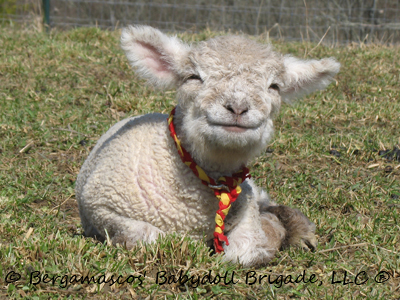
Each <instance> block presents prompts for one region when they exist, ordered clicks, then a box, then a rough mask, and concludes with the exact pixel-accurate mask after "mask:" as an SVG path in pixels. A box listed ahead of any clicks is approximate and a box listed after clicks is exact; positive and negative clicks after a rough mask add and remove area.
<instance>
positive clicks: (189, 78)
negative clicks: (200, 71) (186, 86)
mask: <svg viewBox="0 0 400 300" xmlns="http://www.w3.org/2000/svg"><path fill="white" fill-rule="evenodd" d="M189 80H200V81H201V82H203V80H202V79H201V77H200V76H199V75H196V74H192V75H190V76H188V77H186V79H185V81H189Z"/></svg>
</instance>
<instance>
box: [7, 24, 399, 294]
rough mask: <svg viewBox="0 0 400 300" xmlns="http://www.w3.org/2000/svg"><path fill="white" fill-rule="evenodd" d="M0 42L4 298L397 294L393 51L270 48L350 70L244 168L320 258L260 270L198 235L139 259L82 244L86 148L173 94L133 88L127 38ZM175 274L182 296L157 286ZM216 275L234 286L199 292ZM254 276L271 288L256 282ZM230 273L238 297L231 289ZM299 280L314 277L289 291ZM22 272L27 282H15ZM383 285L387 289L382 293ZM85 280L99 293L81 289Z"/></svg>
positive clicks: (58, 36) (167, 242)
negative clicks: (79, 185) (80, 184)
mask: <svg viewBox="0 0 400 300" xmlns="http://www.w3.org/2000/svg"><path fill="white" fill-rule="evenodd" d="M0 31H1V34H0V159H1V162H0V220H1V221H0V261H1V265H0V298H8V299H80V298H87V299H132V298H133V299H140V298H142V299H165V298H166V299H203V298H216V299H293V298H296V299H360V298H363V299H364V298H365V299H398V298H399V297H400V275H399V274H400V266H399V265H400V254H399V252H400V236H399V231H400V226H399V225H398V224H399V222H400V162H398V161H393V160H392V161H389V160H387V159H386V158H384V157H382V156H380V155H379V153H378V151H379V150H385V149H393V147H394V146H395V145H397V146H399V144H400V130H399V128H400V127H399V120H400V100H399V99H400V79H399V78H400V77H399V70H400V51H399V50H400V49H399V47H387V46H382V45H363V44H361V45H360V44H357V45H351V46H347V47H325V46H318V47H316V48H315V46H316V45H313V44H305V43H297V44H287V43H278V42H274V43H273V44H274V46H275V47H276V48H277V49H278V50H280V51H282V52H284V53H292V54H293V55H297V56H300V57H304V56H306V57H315V58H322V57H326V56H334V57H336V58H337V59H338V60H339V61H340V62H341V63H342V70H341V72H340V74H339V75H338V76H337V82H336V83H333V84H332V85H331V86H330V87H329V88H328V89H327V90H326V91H324V92H320V93H319V92H318V93H314V94H313V95H311V96H309V97H307V98H306V99H303V100H301V101H299V102H298V103H296V104H295V105H292V106H289V105H283V107H282V110H281V113H280V114H279V115H278V116H277V118H276V121H275V127H276V134H275V139H274V141H273V142H272V144H271V145H270V146H269V148H271V149H273V152H272V153H268V152H266V153H264V154H263V155H262V156H261V157H259V158H258V159H257V160H256V161H255V162H254V163H253V164H252V165H250V167H251V170H252V175H253V178H255V179H256V181H257V183H258V184H259V185H261V186H263V187H264V188H266V189H267V190H268V191H269V193H270V194H271V196H272V197H273V198H274V199H276V200H277V201H278V202H280V203H282V204H286V205H291V206H295V207H298V208H299V209H300V210H301V211H303V212H304V213H305V214H306V215H308V216H309V217H310V219H311V220H312V221H314V222H315V223H316V225H317V235H318V240H319V246H318V249H317V251H316V252H315V253H311V252H306V251H303V250H302V249H296V248H290V249H286V250H284V251H281V252H280V253H279V254H278V255H277V257H276V258H275V259H274V260H273V261H272V262H271V263H270V264H269V265H268V266H266V267H265V268H262V269H258V270H255V269H244V268H243V267H242V266H240V265H235V264H227V263H223V262H221V257H220V256H210V255H209V253H208V249H207V248H206V247H205V246H204V245H203V244H202V243H200V242H195V241H192V240H191V239H190V238H188V237H181V236H169V237H167V238H165V239H163V240H162V241H160V243H159V244H157V245H147V246H138V247H137V248H136V249H134V250H132V251H127V250H126V249H123V248H122V247H113V246H111V245H109V244H107V243H105V244H102V243H99V242H96V241H94V240H92V239H86V238H83V237H82V236H81V233H82V228H81V226H80V221H79V215H78V210H77V204H76V200H75V194H74V182H75V180H76V176H77V174H78V172H79V169H80V166H81V165H82V163H83V161H84V159H85V158H86V157H87V155H88V153H89V151H90V149H91V148H92V147H93V146H94V144H95V143H96V141H97V140H98V138H99V137H100V136H101V135H102V134H103V133H104V132H105V131H106V130H107V129H108V128H109V127H110V126H111V125H113V124H114V123H116V122H117V121H118V120H120V119H123V118H125V117H128V116H132V115H138V114H144V113H149V112H154V111H157V112H164V113H167V112H169V111H170V110H171V108H172V107H173V106H174V104H175V103H176V102H175V99H174V95H175V94H174V92H166V93H161V92H154V91H153V90H152V89H151V88H147V87H145V86H144V85H143V82H142V81H140V80H138V79H137V78H136V77H135V75H134V73H133V71H132V70H131V69H130V67H129V66H128V64H127V60H126V59H125V57H124V55H123V53H122V51H121V50H120V48H119V42H118V38H119V32H109V31H101V30H99V29H95V28H89V29H76V30H72V31H67V32H58V31H52V32H51V33H50V34H49V35H46V34H43V33H38V32H35V31H29V30H23V29H20V30H17V29H11V28H5V27H3V28H1V29H0ZM215 34H216V33H213V32H203V33H201V34H198V35H189V34H184V35H182V37H183V38H184V39H185V40H187V41H196V40H201V39H204V38H207V37H209V36H212V35H215ZM260 39H261V38H260ZM311 49H312V51H311ZM310 51H311V53H310ZM332 150H336V151H338V152H339V153H340V156H339V157H337V156H335V155H334V154H335V152H332ZM181 270H182V271H183V272H184V273H183V274H187V275H188V276H190V280H189V281H188V282H186V283H185V284H182V285H180V284H177V283H170V284H169V283H166V284H161V283H163V281H164V278H163V277H160V275H162V274H164V273H158V274H159V277H158V283H157V281H156V280H157V272H161V271H165V272H166V273H165V274H168V275H171V274H175V275H177V276H179V272H180V271H181ZM210 270H211V275H212V276H215V275H217V274H218V275H220V276H224V275H225V274H226V278H225V282H226V283H228V284H225V283H224V282H223V281H224V279H222V280H221V282H219V283H217V281H215V283H214V284H210V283H209V281H213V280H215V278H207V277H205V279H204V280H205V281H207V283H205V282H204V283H201V282H200V284H199V283H197V284H196V280H197V278H198V276H200V278H202V277H204V276H205V275H207V274H209V271H210ZM36 271H37V272H36ZM251 271H255V272H256V274H257V276H259V275H265V276H266V277H264V278H263V279H262V281H261V283H260V282H259V281H257V282H256V283H254V284H250V283H253V281H254V277H252V276H251V275H255V273H251ZM10 272H15V273H10ZM35 272H36V273H35ZM39 272H40V280H41V282H40V283H38V281H39V277H38V274H39ZM185 272H187V273H185ZM226 272H227V273H226ZM233 272H234V275H233V277H234V282H235V284H232V283H229V281H230V279H231V277H232V274H233ZM249 272H250V273H249ZM303 272H305V278H306V279H302V278H301V277H300V278H298V280H297V282H295V279H296V278H297V277H298V276H300V275H301V274H303ZM333 272H335V273H334V274H335V276H334V277H333V278H332V276H333V275H332V274H333ZM360 272H361V273H360ZM379 272H381V273H379ZM16 273H18V274H20V276H21V277H20V279H19V280H18V281H15V282H14V283H9V282H6V280H7V281H10V279H11V277H10V276H11V275H14V276H17V274H16ZM359 273H360V275H359V276H358V277H357V283H358V285H357V284H355V283H349V284H343V283H341V282H338V283H332V281H341V280H343V278H344V276H345V274H346V276H347V278H348V279H347V280H351V281H354V280H355V277H356V275H357V274H359ZM7 274H9V277H7V278H6V276H7ZM44 274H47V276H49V278H50V279H49V278H47V279H43V276H44ZM246 274H247V275H248V276H250V277H248V279H249V280H248V282H247V284H246ZM312 274H315V277H311V276H312ZM377 274H379V275H385V274H388V275H389V277H390V278H389V280H387V281H385V282H384V283H377V282H376V281H375V280H374V278H375V276H376V275H377ZM74 275H75V277H72V276H74ZM86 275H88V276H89V278H90V277H91V276H94V280H96V281H97V283H95V284H93V283H91V284H88V283H87V281H86V282H83V283H80V282H77V281H80V280H79V278H80V277H82V276H86ZM120 275H121V277H120V280H119V282H120V283H122V282H124V281H126V280H127V279H128V278H129V279H128V282H129V283H127V282H125V283H122V284H120V283H115V284H113V285H111V283H112V282H113V281H111V282H109V283H108V284H104V283H102V282H104V281H105V279H107V280H109V279H112V277H111V276H114V277H113V278H114V279H115V280H116V278H118V276H120ZM129 275H132V276H136V277H135V278H133V277H132V276H131V277H128V276H129ZM144 275H145V277H144ZM268 275H269V278H268ZM280 275H281V276H280ZM289 275H290V276H292V278H290V277H288V276H289ZM31 276H32V278H31ZM54 276H60V277H56V278H54ZM14 278H15V277H14ZM139 278H140V279H142V280H140V279H139ZM258 278H259V277H257V279H258ZM379 278H380V276H378V279H379ZM51 279H54V284H53V283H52V281H51ZM67 279H68V280H69V281H71V282H72V283H68V284H67V283H66V280H67ZM366 279H368V280H367V281H365V280H366ZM74 280H75V281H74ZM268 280H269V282H268ZM283 280H286V283H284V282H282V281H283ZM290 281H292V282H290ZM314 281H316V282H315V283H313V282H314ZM364 281H365V282H364ZM98 283H100V284H98Z"/></svg>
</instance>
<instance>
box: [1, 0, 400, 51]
mask: <svg viewBox="0 0 400 300" xmlns="http://www.w3.org/2000/svg"><path fill="white" fill-rule="evenodd" d="M49 1H50V15H49V16H50V19H49V24H50V26H51V27H57V28H70V27H80V26H98V27H101V28H117V27H122V26H124V25H127V24H148V25H152V26H155V27H158V28H160V29H162V30H165V31H194V32H198V31H201V30H203V29H205V28H210V29H211V30H217V31H228V30H230V31H232V32H237V31H241V32H245V33H248V34H268V35H269V37H271V38H276V39H285V40H310V41H319V40H320V39H321V38H322V37H324V41H325V42H331V43H348V42H352V41H356V42H358V41H366V42H368V41H376V40H379V41H381V42H383V43H399V42H400V1H399V0H329V1H327V0H220V1H210V0H181V1H178V0H147V1H146V0H139V1H133V0H131V1H129V0H49ZM43 2H45V1H43ZM41 3H42V1H40V0H0V20H2V21H3V22H5V21H7V20H13V21H16V22H29V21H30V20H32V19H35V18H36V20H37V18H38V16H40V18H41V19H43V9H42V7H41Z"/></svg>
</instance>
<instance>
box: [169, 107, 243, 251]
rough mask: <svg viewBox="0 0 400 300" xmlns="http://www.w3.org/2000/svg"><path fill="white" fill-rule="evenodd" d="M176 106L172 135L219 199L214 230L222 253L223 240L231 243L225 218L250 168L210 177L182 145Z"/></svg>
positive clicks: (184, 158)
mask: <svg viewBox="0 0 400 300" xmlns="http://www.w3.org/2000/svg"><path fill="white" fill-rule="evenodd" d="M175 109H176V108H174V109H173V110H172V111H171V114H170V115H169V118H168V127H169V130H170V132H171V136H172V138H173V139H174V141H175V144H176V147H177V149H178V153H179V155H180V157H181V159H182V161H183V163H184V164H185V165H187V166H188V167H189V168H190V169H191V170H192V171H193V173H194V174H195V175H196V176H197V177H199V178H200V180H201V182H202V183H203V184H204V185H207V186H208V187H209V188H211V189H212V190H213V192H214V195H215V196H216V197H217V199H218V200H219V209H218V210H217V214H216V215H215V223H216V225H215V230H214V247H215V252H217V253H220V252H223V251H224V248H223V247H222V242H225V243H226V245H229V242H228V238H227V237H226V236H225V235H224V229H225V225H224V220H225V217H226V215H227V214H228V212H229V209H230V208H231V203H232V202H234V201H235V200H236V199H237V197H238V196H239V194H240V192H241V191H242V189H241V188H240V184H241V183H242V182H243V181H245V180H246V178H250V174H249V169H248V168H246V167H244V168H243V169H242V170H240V171H239V172H236V173H234V174H233V175H232V177H228V176H225V177H220V178H219V179H218V180H217V181H215V180H214V179H213V178H211V177H208V176H207V174H206V173H205V172H204V170H203V169H202V168H200V166H198V165H197V164H196V163H195V162H194V160H193V158H192V157H191V155H190V154H189V152H187V151H186V150H185V148H183V147H182V145H181V142H180V140H179V139H178V137H177V136H176V132H175V127H174V123H173V119H174V115H175Z"/></svg>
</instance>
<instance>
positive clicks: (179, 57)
mask: <svg viewBox="0 0 400 300" xmlns="http://www.w3.org/2000/svg"><path fill="white" fill-rule="evenodd" d="M121 47H122V49H123V50H124V51H125V54H126V56H127V58H128V60H129V62H130V64H131V65H132V67H134V68H136V71H137V73H138V75H139V76H141V77H142V78H145V79H147V80H149V81H150V82H151V83H153V84H154V85H155V86H156V87H159V88H169V87H173V86H174V85H176V83H177V81H178V79H179V70H180V69H182V68H183V64H184V62H185V61H186V58H187V55H188V52H189V49H190V47H189V46H188V45H186V44H184V43H183V42H182V41H181V40H179V39H178V38H177V37H174V36H173V37H170V36H167V35H165V34H163V33H162V32H161V31H159V30H157V29H155V28H152V27H150V26H129V27H127V28H124V29H123V30H122V35H121Z"/></svg>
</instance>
